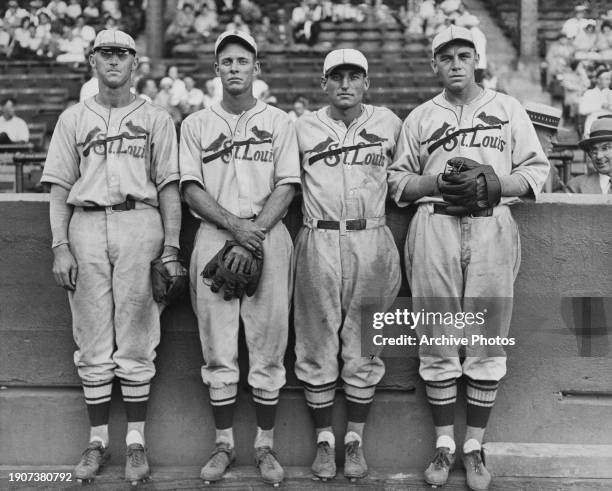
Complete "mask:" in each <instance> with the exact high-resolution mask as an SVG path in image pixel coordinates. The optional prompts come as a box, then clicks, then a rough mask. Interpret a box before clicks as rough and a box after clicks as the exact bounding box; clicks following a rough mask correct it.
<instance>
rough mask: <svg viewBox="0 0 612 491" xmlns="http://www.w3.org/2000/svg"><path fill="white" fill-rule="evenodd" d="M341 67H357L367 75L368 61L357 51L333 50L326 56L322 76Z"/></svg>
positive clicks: (346, 49)
mask: <svg viewBox="0 0 612 491" xmlns="http://www.w3.org/2000/svg"><path fill="white" fill-rule="evenodd" d="M341 65H353V66H357V67H359V68H361V69H363V71H365V72H366V75H367V74H368V60H366V57H365V56H364V55H363V53H362V52H361V51H359V50H356V49H352V48H345V49H335V50H333V51H331V52H330V53H328V54H327V56H326V57H325V61H324V62H323V76H324V77H325V76H326V75H327V74H328V73H329V72H331V71H332V70H333V69H334V68H336V67H339V66H341Z"/></svg>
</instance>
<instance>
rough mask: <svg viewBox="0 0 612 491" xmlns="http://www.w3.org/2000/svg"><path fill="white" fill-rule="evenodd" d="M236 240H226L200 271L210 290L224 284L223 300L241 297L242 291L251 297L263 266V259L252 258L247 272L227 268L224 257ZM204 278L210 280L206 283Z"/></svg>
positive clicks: (216, 289)
mask: <svg viewBox="0 0 612 491" xmlns="http://www.w3.org/2000/svg"><path fill="white" fill-rule="evenodd" d="M236 245H240V244H239V243H238V242H236V241H233V240H228V241H226V242H225V245H224V246H223V247H222V248H221V250H220V251H219V252H217V254H215V256H214V257H213V258H212V259H211V260H210V261H209V262H208V264H207V265H206V266H205V267H204V270H203V271H202V273H201V275H202V279H203V280H204V283H205V284H207V285H210V290H211V291H212V292H213V293H217V292H218V291H219V290H221V288H223V286H224V285H225V289H224V292H223V300H227V301H229V300H231V299H232V298H242V295H243V294H244V293H246V294H247V296H249V297H252V296H253V295H254V294H255V290H257V285H259V278H260V276H261V270H262V266H263V259H257V258H255V257H254V258H253V261H252V262H251V270H250V271H248V272H243V271H238V272H234V271H232V270H231V269H229V268H228V267H227V265H226V263H225V258H226V256H227V254H228V252H229V251H230V249H231V248H232V247H234V246H236ZM206 280H212V282H210V283H208V282H207V281H206Z"/></svg>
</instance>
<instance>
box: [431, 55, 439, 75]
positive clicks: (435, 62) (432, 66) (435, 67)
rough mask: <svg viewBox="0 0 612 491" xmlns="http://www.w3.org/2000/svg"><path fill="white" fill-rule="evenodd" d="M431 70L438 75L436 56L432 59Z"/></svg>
mask: <svg viewBox="0 0 612 491" xmlns="http://www.w3.org/2000/svg"><path fill="white" fill-rule="evenodd" d="M431 69H432V70H433V72H434V73H435V74H436V75H437V74H438V62H437V61H436V57H435V56H434V57H433V58H432V59H431Z"/></svg>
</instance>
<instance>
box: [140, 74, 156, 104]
mask: <svg viewBox="0 0 612 491" xmlns="http://www.w3.org/2000/svg"><path fill="white" fill-rule="evenodd" d="M136 93H137V94H138V96H140V97H142V98H143V99H144V100H145V101H148V102H153V101H154V100H155V96H157V84H156V83H155V80H153V79H152V78H151V77H148V76H145V77H140V79H139V80H138V83H137V84H136Z"/></svg>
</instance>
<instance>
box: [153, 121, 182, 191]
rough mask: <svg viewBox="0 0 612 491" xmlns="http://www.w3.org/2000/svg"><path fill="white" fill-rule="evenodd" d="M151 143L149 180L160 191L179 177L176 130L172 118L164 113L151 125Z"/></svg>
mask: <svg viewBox="0 0 612 491" xmlns="http://www.w3.org/2000/svg"><path fill="white" fill-rule="evenodd" d="M151 142H152V143H151V179H152V180H153V182H154V183H155V186H156V187H157V189H158V190H160V189H162V188H163V187H164V186H165V185H166V184H168V183H170V182H174V181H178V180H179V177H180V174H179V166H178V144H177V141H176V130H175V129H174V123H173V122H172V118H171V117H170V115H169V114H167V113H166V112H165V111H164V113H163V114H161V113H160V115H159V116H158V118H157V120H156V122H155V124H154V125H153V133H152V134H151Z"/></svg>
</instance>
